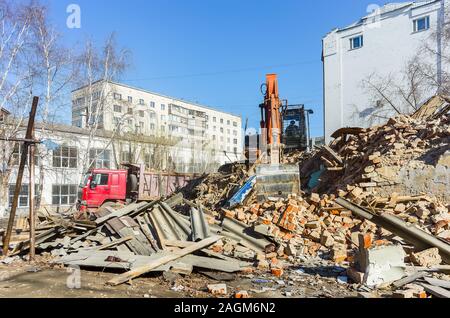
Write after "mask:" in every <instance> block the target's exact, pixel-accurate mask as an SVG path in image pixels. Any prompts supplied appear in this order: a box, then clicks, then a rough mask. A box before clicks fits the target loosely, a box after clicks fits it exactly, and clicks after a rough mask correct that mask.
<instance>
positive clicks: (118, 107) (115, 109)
mask: <svg viewBox="0 0 450 318" xmlns="http://www.w3.org/2000/svg"><path fill="white" fill-rule="evenodd" d="M114 111H115V112H116V113H121V112H122V106H120V105H114Z"/></svg>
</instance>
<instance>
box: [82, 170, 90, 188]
mask: <svg viewBox="0 0 450 318" xmlns="http://www.w3.org/2000/svg"><path fill="white" fill-rule="evenodd" d="M90 175H91V174H90V173H87V174H85V175H84V178H83V181H81V184H80V188H84V187H85V186H86V185H87V183H88V180H89V177H90Z"/></svg>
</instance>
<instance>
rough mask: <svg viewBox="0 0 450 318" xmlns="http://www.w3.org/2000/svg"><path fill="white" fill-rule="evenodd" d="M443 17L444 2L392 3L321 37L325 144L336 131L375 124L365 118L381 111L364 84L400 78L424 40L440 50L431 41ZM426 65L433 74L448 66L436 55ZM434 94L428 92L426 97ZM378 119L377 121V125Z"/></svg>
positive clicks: (437, 50) (445, 11)
mask: <svg viewBox="0 0 450 318" xmlns="http://www.w3.org/2000/svg"><path fill="white" fill-rule="evenodd" d="M446 13H448V0H434V1H416V2H404V3H391V4H387V5H385V6H383V7H381V8H379V9H378V10H375V11H374V12H373V13H371V14H369V15H368V16H366V17H363V18H362V19H361V20H360V21H358V22H356V23H354V24H352V25H349V26H347V27H345V28H341V29H335V30H333V31H332V32H330V33H329V34H327V35H326V36H325V37H324V38H323V41H322V42H323V43H322V45H323V53H322V59H323V76H324V78H323V81H324V83H323V85H324V128H325V138H326V142H327V143H328V142H329V141H330V135H331V134H332V133H333V132H334V131H336V130H337V129H339V128H342V127H367V126H369V125H371V124H377V122H375V123H374V122H371V121H369V120H368V115H369V114H370V113H371V111H372V110H374V109H376V107H380V104H379V103H380V102H381V101H379V100H374V98H373V96H370V94H368V92H367V87H364V85H362V84H363V81H364V80H365V79H367V78H368V77H370V76H371V75H373V74H376V75H377V76H378V77H380V78H383V77H388V76H394V77H395V76H401V75H400V74H401V71H402V70H404V69H405V64H406V63H407V62H408V60H409V59H411V58H412V57H413V56H414V55H415V54H417V53H418V50H420V48H421V47H422V45H423V44H424V43H425V42H426V41H428V42H429V43H435V45H436V48H435V49H436V52H440V50H441V49H442V43H441V41H440V39H439V38H436V39H434V40H433V38H430V37H432V36H434V35H435V34H439V32H434V31H436V30H440V28H442V26H443V25H444V22H445V19H446V18H445V16H446V15H445V14H446ZM438 36H439V35H436V37H438ZM430 62H431V63H432V64H433V63H434V65H435V67H436V74H440V72H442V68H444V67H448V65H447V66H446V65H442V59H440V58H438V57H436V58H435V59H433V60H432V61H430ZM438 76H439V75H438ZM437 80H439V79H437ZM435 93H436V91H430V92H427V94H428V96H427V97H431V96H432V95H434V94H435ZM423 101H424V100H423ZM423 101H422V102H423ZM392 115H394V113H393V114H391V116H392ZM383 120H385V119H384V118H383V119H381V118H380V119H379V121H380V122H381V121H383Z"/></svg>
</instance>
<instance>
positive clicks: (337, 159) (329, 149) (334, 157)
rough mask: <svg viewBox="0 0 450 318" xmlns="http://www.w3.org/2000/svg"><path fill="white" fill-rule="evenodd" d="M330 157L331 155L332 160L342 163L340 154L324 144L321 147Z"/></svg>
mask: <svg viewBox="0 0 450 318" xmlns="http://www.w3.org/2000/svg"><path fill="white" fill-rule="evenodd" d="M322 149H324V150H325V151H326V152H327V153H328V154H329V155H330V156H331V157H333V159H334V160H336V161H337V162H339V163H340V164H341V165H342V164H344V161H343V160H342V158H341V156H339V155H338V154H337V153H336V152H335V151H334V150H333V149H331V148H330V147H329V146H327V145H324V146H323V147H322Z"/></svg>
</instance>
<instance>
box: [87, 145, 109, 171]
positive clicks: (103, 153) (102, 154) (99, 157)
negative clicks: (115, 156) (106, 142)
mask: <svg viewBox="0 0 450 318" xmlns="http://www.w3.org/2000/svg"><path fill="white" fill-rule="evenodd" d="M110 157H111V152H110V151H109V150H104V149H90V150H89V162H90V163H91V169H92V168H107V169H109V167H110V165H111V161H110Z"/></svg>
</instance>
